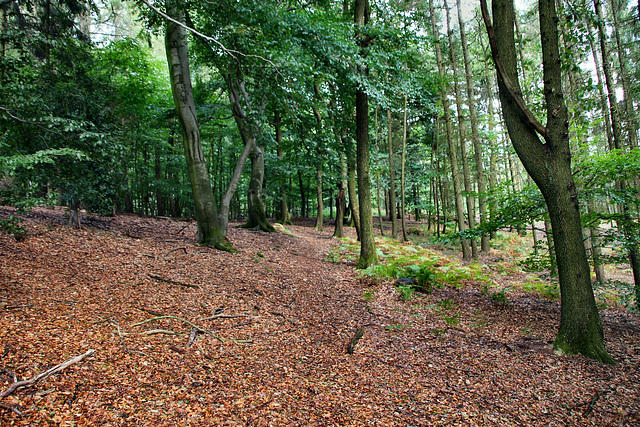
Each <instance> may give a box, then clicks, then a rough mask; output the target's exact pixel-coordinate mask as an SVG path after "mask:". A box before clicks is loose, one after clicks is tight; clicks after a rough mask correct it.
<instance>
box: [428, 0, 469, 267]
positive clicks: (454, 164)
mask: <svg viewBox="0 0 640 427" xmlns="http://www.w3.org/2000/svg"><path fill="white" fill-rule="evenodd" d="M429 13H430V15H431V29H432V31H433V38H434V41H435V50H436V62H437V63H438V73H439V75H440V78H441V79H442V80H443V81H445V80H446V77H447V76H446V73H445V70H444V61H443V60H442V49H441V47H440V37H439V36H438V26H437V24H436V15H435V9H434V7H433V0H429ZM447 92H448V91H447V89H446V86H443V87H442V89H441V91H440V99H441V101H442V108H443V110H444V125H445V130H446V136H447V146H448V147H447V150H448V154H449V162H450V163H451V164H450V166H451V180H452V181H453V191H454V195H455V199H454V200H455V208H456V219H457V221H458V229H459V230H460V231H466V230H467V229H468V227H467V223H466V221H465V218H464V202H463V200H462V185H461V183H460V174H459V171H458V155H457V153H456V148H455V145H454V142H453V130H452V129H451V128H452V123H451V112H450V111H449V100H448V94H447ZM443 232H444V231H443ZM460 244H461V246H462V258H463V259H471V258H472V256H473V254H472V252H471V242H469V240H468V239H465V238H462V237H461V238H460Z"/></svg>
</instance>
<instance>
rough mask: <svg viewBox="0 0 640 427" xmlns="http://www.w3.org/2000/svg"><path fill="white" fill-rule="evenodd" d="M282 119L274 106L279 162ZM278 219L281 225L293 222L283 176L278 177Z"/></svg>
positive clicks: (281, 150)
mask: <svg viewBox="0 0 640 427" xmlns="http://www.w3.org/2000/svg"><path fill="white" fill-rule="evenodd" d="M281 122H282V119H281V117H280V112H279V111H278V109H277V108H276V110H275V112H274V118H273V127H274V128H275V132H276V146H277V147H278V148H277V155H278V159H279V160H280V163H282V161H283V158H284V151H283V149H282V123H281ZM279 221H280V223H281V224H282V225H291V224H293V222H292V221H291V213H290V212H289V204H288V203H287V188H286V185H285V179H284V176H281V177H280V218H279Z"/></svg>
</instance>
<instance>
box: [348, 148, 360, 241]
mask: <svg viewBox="0 0 640 427" xmlns="http://www.w3.org/2000/svg"><path fill="white" fill-rule="evenodd" d="M347 175H348V176H349V179H348V181H347V190H348V193H349V209H350V210H351V219H352V221H353V225H354V227H355V229H356V236H357V239H358V241H360V209H359V208H358V195H357V191H356V159H355V156H354V155H353V149H352V147H349V150H348V153H347Z"/></svg>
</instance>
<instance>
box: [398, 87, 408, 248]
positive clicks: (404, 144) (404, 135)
mask: <svg viewBox="0 0 640 427" xmlns="http://www.w3.org/2000/svg"><path fill="white" fill-rule="evenodd" d="M406 156H407V97H406V96H405V97H404V115H403V120H402V160H401V163H402V164H401V168H400V197H401V198H400V211H401V212H402V213H401V224H402V241H403V242H406V241H407V240H408V239H407V224H406V220H405V217H406V216H407V210H406V200H405V196H406V195H405V193H406V191H407V189H406V182H405V176H404V166H405V159H406Z"/></svg>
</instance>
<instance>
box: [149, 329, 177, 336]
mask: <svg viewBox="0 0 640 427" xmlns="http://www.w3.org/2000/svg"><path fill="white" fill-rule="evenodd" d="M141 333H142V334H144V335H157V334H164V335H179V336H182V335H184V334H181V333H178V332H175V331H170V330H167V329H150V330H148V331H144V332H141Z"/></svg>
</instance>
